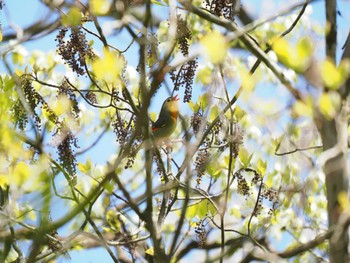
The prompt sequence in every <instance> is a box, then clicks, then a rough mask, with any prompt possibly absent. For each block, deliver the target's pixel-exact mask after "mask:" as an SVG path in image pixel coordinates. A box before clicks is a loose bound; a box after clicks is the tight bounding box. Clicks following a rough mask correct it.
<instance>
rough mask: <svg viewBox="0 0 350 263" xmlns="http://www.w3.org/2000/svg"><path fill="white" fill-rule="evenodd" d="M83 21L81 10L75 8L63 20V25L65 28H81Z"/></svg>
mask: <svg viewBox="0 0 350 263" xmlns="http://www.w3.org/2000/svg"><path fill="white" fill-rule="evenodd" d="M82 19H83V16H82V13H81V12H80V9H79V8H77V7H75V6H74V7H72V8H71V9H70V10H69V11H68V13H67V15H65V16H64V17H63V18H62V25H63V26H65V27H75V26H79V25H80V24H81V20H82Z"/></svg>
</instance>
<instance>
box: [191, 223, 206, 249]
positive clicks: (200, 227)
mask: <svg viewBox="0 0 350 263" xmlns="http://www.w3.org/2000/svg"><path fill="white" fill-rule="evenodd" d="M194 232H195V233H196V236H197V238H198V247H199V248H203V247H204V246H205V244H206V243H207V234H208V233H207V230H206V229H205V225H204V219H202V220H200V221H199V222H197V223H196V227H195V230H194Z"/></svg>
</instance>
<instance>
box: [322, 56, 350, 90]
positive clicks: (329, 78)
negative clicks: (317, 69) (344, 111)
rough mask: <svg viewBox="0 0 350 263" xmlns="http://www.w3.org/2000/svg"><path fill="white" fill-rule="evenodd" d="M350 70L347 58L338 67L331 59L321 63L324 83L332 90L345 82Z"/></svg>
mask: <svg viewBox="0 0 350 263" xmlns="http://www.w3.org/2000/svg"><path fill="white" fill-rule="evenodd" d="M349 72H350V65H349V61H348V60H345V61H342V63H340V65H339V67H338V68H337V67H336V66H335V65H334V63H333V62H332V61H330V60H328V59H327V60H325V61H323V62H322V64H321V76H322V78H323V82H324V85H325V86H326V87H327V88H329V89H332V90H337V89H339V88H340V87H341V85H343V84H344V82H345V81H346V79H347V77H348V75H349Z"/></svg>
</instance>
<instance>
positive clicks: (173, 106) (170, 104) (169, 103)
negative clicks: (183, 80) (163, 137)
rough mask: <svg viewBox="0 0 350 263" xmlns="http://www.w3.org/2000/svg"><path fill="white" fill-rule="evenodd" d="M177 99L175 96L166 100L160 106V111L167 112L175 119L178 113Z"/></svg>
mask: <svg viewBox="0 0 350 263" xmlns="http://www.w3.org/2000/svg"><path fill="white" fill-rule="evenodd" d="M178 101H179V97H178V96H177V95H175V96H173V97H169V98H167V99H166V100H165V101H164V103H163V106H162V111H164V112H169V113H170V115H171V116H172V117H174V118H177V115H178V113H179V103H178Z"/></svg>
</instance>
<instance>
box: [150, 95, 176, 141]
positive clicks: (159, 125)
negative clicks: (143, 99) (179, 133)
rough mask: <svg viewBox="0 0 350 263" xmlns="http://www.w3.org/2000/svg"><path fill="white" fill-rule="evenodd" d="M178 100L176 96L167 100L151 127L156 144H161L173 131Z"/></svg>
mask: <svg viewBox="0 0 350 263" xmlns="http://www.w3.org/2000/svg"><path fill="white" fill-rule="evenodd" d="M178 101H179V98H178V96H177V95H175V96H174V97H169V98H167V99H166V100H165V101H164V103H163V105H162V109H161V110H160V113H159V116H158V119H157V121H156V122H155V123H153V125H152V133H153V136H154V139H155V141H156V142H161V141H163V140H165V139H167V138H169V136H170V135H171V134H172V133H173V132H174V131H175V129H176V125H177V116H178V115H179V103H178Z"/></svg>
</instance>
